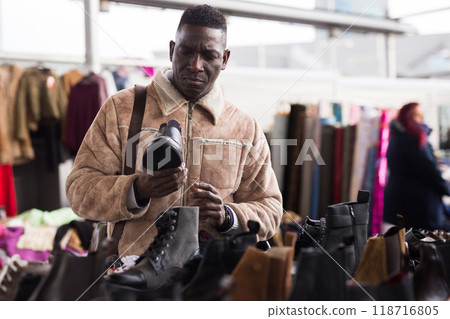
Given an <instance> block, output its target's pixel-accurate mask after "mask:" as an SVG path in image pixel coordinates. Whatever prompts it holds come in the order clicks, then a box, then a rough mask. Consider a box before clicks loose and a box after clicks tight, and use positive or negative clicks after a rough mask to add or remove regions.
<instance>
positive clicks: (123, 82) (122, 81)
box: [112, 67, 128, 91]
mask: <svg viewBox="0 0 450 319" xmlns="http://www.w3.org/2000/svg"><path fill="white" fill-rule="evenodd" d="M112 74H113V77H114V82H116V87H117V90H118V91H120V90H125V89H126V88H127V87H128V71H127V70H126V68H125V67H119V68H118V69H117V71H114V72H113V73H112Z"/></svg>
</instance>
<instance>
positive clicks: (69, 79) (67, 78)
mask: <svg viewBox="0 0 450 319" xmlns="http://www.w3.org/2000/svg"><path fill="white" fill-rule="evenodd" d="M83 77H84V74H83V73H81V72H80V71H78V70H76V69H74V70H70V71H69V72H67V73H65V74H64V75H63V76H62V78H63V82H64V89H65V91H66V93H67V96H69V94H70V89H71V88H72V87H73V86H75V85H77V84H78V82H80V81H81V80H82V79H83Z"/></svg>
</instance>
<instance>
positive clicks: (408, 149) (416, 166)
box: [383, 103, 450, 231]
mask: <svg viewBox="0 0 450 319" xmlns="http://www.w3.org/2000/svg"><path fill="white" fill-rule="evenodd" d="M430 132H431V130H430V129H429V128H428V126H427V125H426V124H425V123H424V121H423V111H422V107H421V105H420V104H418V103H408V104H406V105H404V106H403V107H402V108H401V109H400V111H399V112H398V115H397V119H395V120H393V121H392V122H391V123H390V138H389V147H388V150H387V155H386V157H387V161H388V168H389V171H390V175H389V178H388V182H387V184H386V187H385V189H384V214H383V220H384V221H385V222H387V223H391V224H396V218H395V215H396V214H401V215H403V217H404V218H405V223H406V227H407V228H409V227H413V228H423V229H428V230H435V229H443V230H445V231H450V224H449V223H448V222H447V221H446V216H445V214H446V208H445V205H444V203H443V201H442V196H443V195H450V188H449V185H448V183H447V182H446V181H445V180H444V179H443V178H442V174H441V171H440V170H439V166H438V163H437V160H436V157H435V156H434V153H433V148H432V146H431V144H430V143H429V142H428V135H429V134H430Z"/></svg>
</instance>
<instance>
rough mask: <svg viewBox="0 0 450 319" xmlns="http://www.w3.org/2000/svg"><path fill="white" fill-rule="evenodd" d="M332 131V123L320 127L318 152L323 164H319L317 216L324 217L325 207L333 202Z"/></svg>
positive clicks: (333, 128) (333, 139)
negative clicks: (320, 141) (320, 140)
mask: <svg viewBox="0 0 450 319" xmlns="http://www.w3.org/2000/svg"><path fill="white" fill-rule="evenodd" d="M334 131H335V127H334V126H332V125H324V126H323V127H322V138H321V139H322V143H321V148H320V153H321V155H322V158H323V160H324V162H325V165H322V166H320V177H319V185H320V186H319V203H318V216H317V217H318V218H320V217H324V216H325V214H326V212H327V207H328V206H329V205H331V204H333V174H334V169H333V168H334V144H335V138H334Z"/></svg>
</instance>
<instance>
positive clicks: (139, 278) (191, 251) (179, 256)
mask: <svg viewBox="0 0 450 319" xmlns="http://www.w3.org/2000/svg"><path fill="white" fill-rule="evenodd" d="M156 227H157V228H158V235H157V236H156V238H155V239H154V241H153V243H152V244H151V245H150V247H149V248H148V249H147V251H146V252H145V253H144V254H142V255H141V256H140V257H139V259H138V260H137V262H136V266H135V267H133V268H131V269H129V270H127V271H125V272H123V273H113V274H111V275H109V276H108V277H107V281H108V284H109V285H119V286H128V287H132V288H135V289H143V290H152V289H157V288H160V287H162V286H163V285H165V284H167V283H169V282H170V281H171V279H172V277H173V276H174V275H175V274H176V273H177V272H178V271H180V270H181V269H182V268H183V265H184V264H185V263H186V262H188V261H189V260H190V259H191V258H193V257H194V256H195V255H196V254H197V253H198V207H173V208H170V209H169V210H168V211H167V212H165V213H162V214H161V216H160V218H159V219H158V220H157V222H156Z"/></svg>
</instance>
